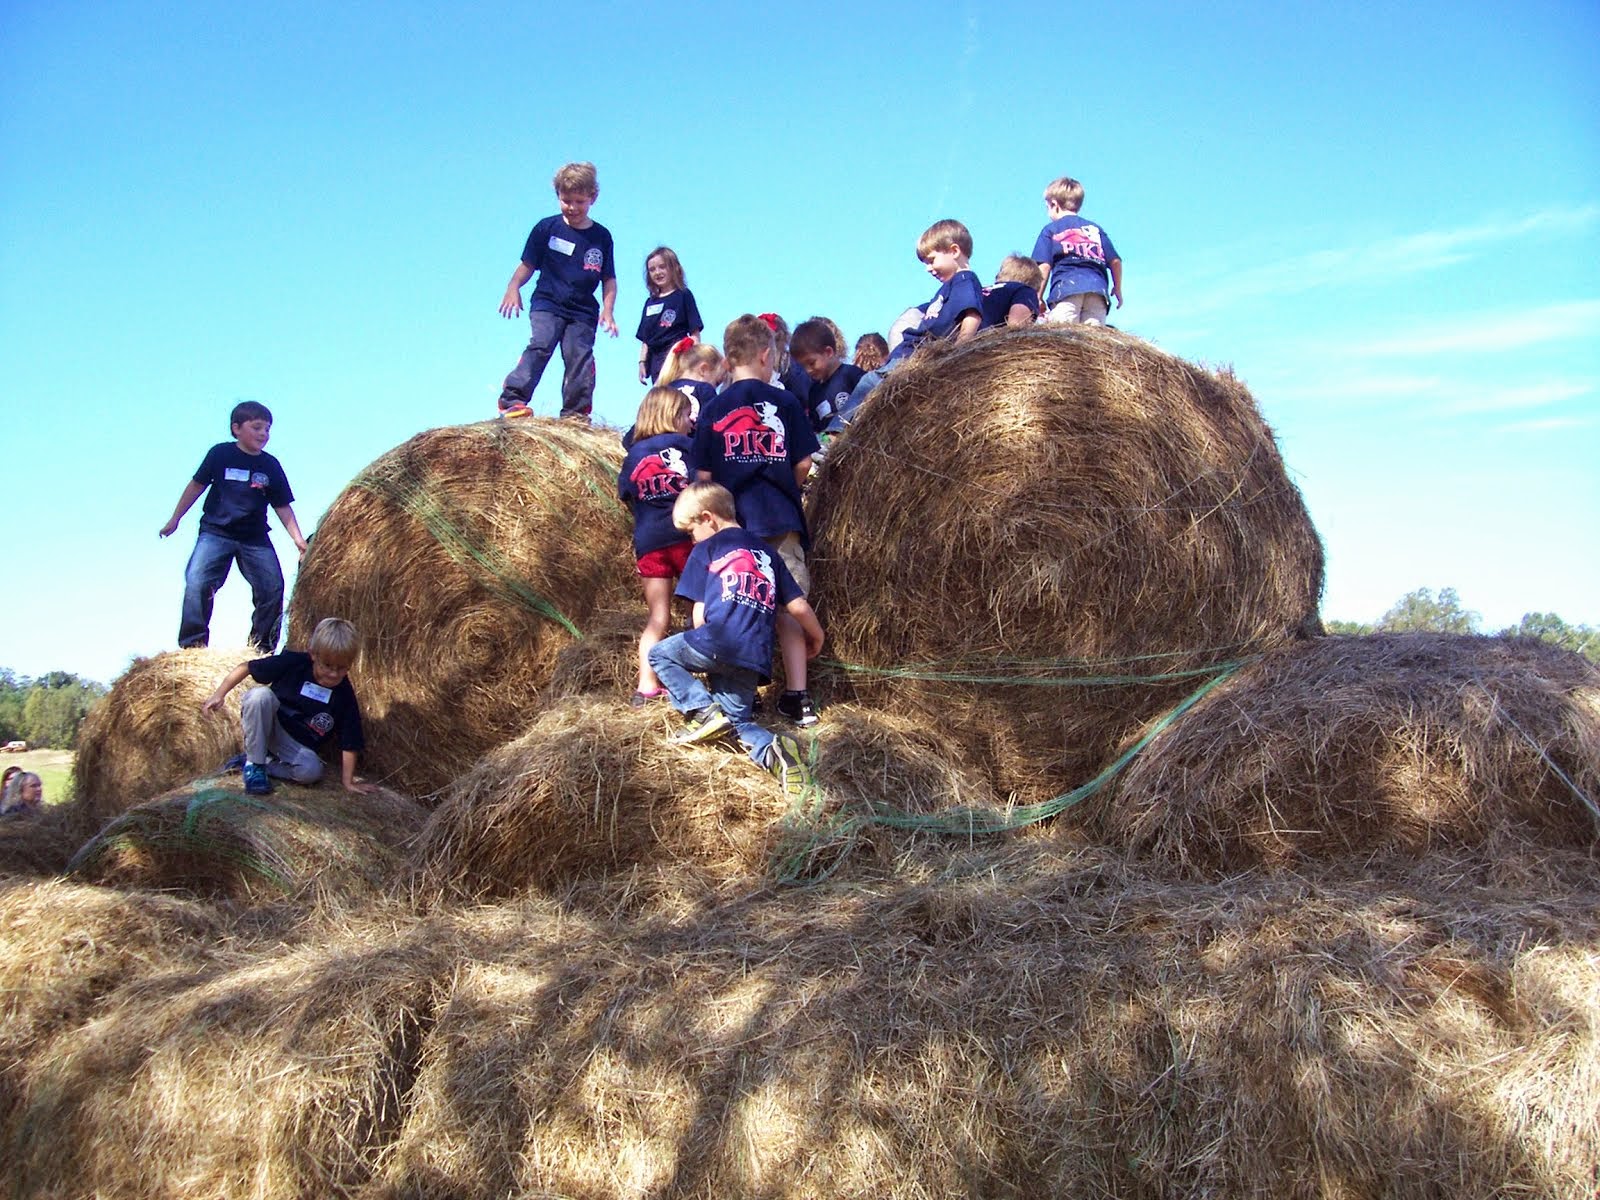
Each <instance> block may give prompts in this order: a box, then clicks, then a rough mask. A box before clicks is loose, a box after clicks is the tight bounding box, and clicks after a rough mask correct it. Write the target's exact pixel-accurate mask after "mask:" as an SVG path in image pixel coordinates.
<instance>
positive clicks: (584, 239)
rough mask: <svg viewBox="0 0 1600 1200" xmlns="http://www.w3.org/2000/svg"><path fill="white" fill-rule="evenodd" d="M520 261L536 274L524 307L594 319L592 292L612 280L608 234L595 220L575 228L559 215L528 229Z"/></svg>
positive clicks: (595, 309)
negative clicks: (537, 274)
mask: <svg viewBox="0 0 1600 1200" xmlns="http://www.w3.org/2000/svg"><path fill="white" fill-rule="evenodd" d="M522 261H523V262H524V263H526V264H527V265H528V266H530V267H532V268H533V269H534V270H535V271H537V272H538V273H539V281H538V282H537V283H536V284H534V285H533V295H531V296H529V297H528V308H529V309H530V310H533V309H536V310H538V311H540V312H553V313H559V314H561V315H562V316H564V317H570V318H573V319H575V320H582V319H583V318H585V317H590V318H595V319H598V318H599V316H600V303H599V301H597V300H596V299H595V298H594V293H595V289H596V288H598V287H599V286H600V284H601V283H602V282H603V281H605V280H607V279H615V278H616V277H617V270H616V266H615V264H614V263H613V262H612V251H611V233H610V231H609V230H608V229H606V227H605V226H604V225H601V224H600V223H599V222H598V221H595V222H591V223H590V225H589V228H587V229H574V228H573V227H572V226H571V225H568V224H567V222H566V220H565V219H564V218H563V217H562V216H561V215H560V214H559V213H558V214H556V215H555V216H553V217H546V218H545V219H544V220H542V221H540V222H539V223H538V224H537V225H535V226H534V227H533V232H532V233H530V234H529V235H528V242H527V245H525V246H523V248H522Z"/></svg>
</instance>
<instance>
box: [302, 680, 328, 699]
mask: <svg viewBox="0 0 1600 1200" xmlns="http://www.w3.org/2000/svg"><path fill="white" fill-rule="evenodd" d="M300 694H301V695H302V696H305V697H306V698H307V699H310V700H316V701H317V702H319V703H321V704H326V703H327V702H328V701H329V700H330V699H331V698H332V696H333V691H332V689H330V688H325V687H323V686H322V685H321V684H320V683H315V682H313V681H312V680H309V679H308V680H306V681H305V682H304V683H302V684H301V685H300Z"/></svg>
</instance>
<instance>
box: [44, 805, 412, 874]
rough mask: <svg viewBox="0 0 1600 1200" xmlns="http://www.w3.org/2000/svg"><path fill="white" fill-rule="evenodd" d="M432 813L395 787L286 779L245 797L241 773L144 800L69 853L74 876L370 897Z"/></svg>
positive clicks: (394, 870) (393, 870)
mask: <svg viewBox="0 0 1600 1200" xmlns="http://www.w3.org/2000/svg"><path fill="white" fill-rule="evenodd" d="M426 818H427V812H426V811H425V810H424V809H423V808H422V807H421V806H420V805H419V804H417V803H416V802H415V801H412V800H408V799H407V798H406V797H404V796H401V795H398V794H397V793H394V792H390V791H385V790H384V789H381V788H379V789H375V790H374V791H373V792H371V793H370V794H365V795H363V794H359V793H351V792H346V791H345V790H344V789H343V788H342V787H340V786H339V785H338V784H336V783H326V782H325V783H324V784H323V785H322V786H320V787H317V788H303V787H297V786H294V785H289V784H283V783H280V784H279V785H278V786H277V788H276V789H275V790H274V791H273V792H272V794H271V795H267V796H249V795H246V794H245V793H244V792H243V791H242V790H241V787H240V784H239V780H238V777H237V776H234V777H232V778H231V779H228V780H222V779H212V780H206V781H203V782H201V783H200V784H198V785H191V786H189V787H185V788H180V789H178V790H177V791H174V792H171V793H169V794H168V795H165V796H160V797H157V798H156V799H154V800H149V801H146V802H145V803H144V804H141V805H138V806H137V807H135V808H132V809H130V810H128V811H127V812H125V813H123V814H122V815H121V816H119V817H117V818H116V819H115V820H113V821H112V822H111V823H110V824H108V825H107V826H106V827H105V828H104V829H102V830H101V831H100V832H99V833H98V834H96V835H95V836H94V837H93V838H91V839H90V840H89V841H88V842H87V843H85V844H84V845H83V846H82V847H81V848H80V849H79V850H78V852H77V853H76V854H75V855H73V857H72V861H71V862H70V863H69V864H68V866H69V868H70V870H71V871H72V872H73V874H75V875H76V876H77V877H78V878H80V879H84V880H88V881H89V882H92V883H99V884H105V885H107V886H111V887H121V888H151V889H155V890H159V891H187V892H191V893H194V894H197V895H201V896H209V897H221V898H227V899H231V900H239V901H245V902H260V901H273V900H282V899H284V898H285V897H295V896H307V895H309V894H313V893H314V894H316V895H318V896H323V897H329V898H340V899H349V898H356V897H364V896H370V895H374V894H376V893H378V892H380V891H381V890H382V889H383V888H385V887H386V886H387V885H388V884H389V883H390V882H391V881H393V880H394V878H395V876H396V874H397V873H398V872H399V870H400V868H401V867H402V865H403V864H404V862H405V854H406V851H407V849H408V848H409V846H408V844H409V842H410V840H411V839H412V838H414V837H415V836H416V835H417V834H418V833H419V832H420V831H421V829H422V825H423V822H424V820H426Z"/></svg>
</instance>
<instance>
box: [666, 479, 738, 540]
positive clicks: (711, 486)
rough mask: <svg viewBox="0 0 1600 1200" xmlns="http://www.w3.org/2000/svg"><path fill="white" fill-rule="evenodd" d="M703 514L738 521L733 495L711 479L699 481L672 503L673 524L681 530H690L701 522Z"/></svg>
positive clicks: (684, 490) (690, 485) (685, 489)
mask: <svg viewBox="0 0 1600 1200" xmlns="http://www.w3.org/2000/svg"><path fill="white" fill-rule="evenodd" d="M702 513H710V514H711V515H712V516H716V517H721V518H722V519H723V520H724V521H736V520H738V517H737V516H736V515H735V509H734V507H733V493H732V492H730V491H729V490H728V489H727V488H725V487H723V486H722V485H721V484H720V483H712V482H711V481H710V480H709V479H701V480H697V481H695V482H694V483H691V484H689V486H687V487H686V488H684V489H683V491H681V492H679V493H678V498H677V499H676V500H674V501H673V502H672V523H673V525H675V526H676V527H677V528H679V529H688V528H689V527H690V526H691V525H693V524H694V523H695V521H697V520H699V518H700V515H701V514H702Z"/></svg>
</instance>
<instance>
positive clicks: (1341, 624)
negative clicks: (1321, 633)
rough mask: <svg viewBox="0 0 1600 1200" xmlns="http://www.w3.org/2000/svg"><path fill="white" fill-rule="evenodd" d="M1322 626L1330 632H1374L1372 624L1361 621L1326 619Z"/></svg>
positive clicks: (1350, 633)
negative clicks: (1364, 623)
mask: <svg viewBox="0 0 1600 1200" xmlns="http://www.w3.org/2000/svg"><path fill="white" fill-rule="evenodd" d="M1322 627H1323V628H1324V629H1326V630H1327V631H1328V632H1329V633H1336V634H1345V635H1357V636H1359V635H1360V634H1364V633H1372V632H1373V628H1372V626H1371V625H1363V624H1362V623H1361V622H1360V621H1324V622H1323V623H1322Z"/></svg>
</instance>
